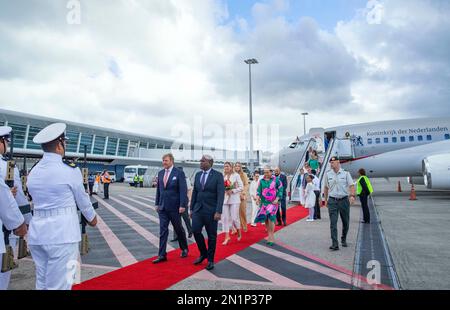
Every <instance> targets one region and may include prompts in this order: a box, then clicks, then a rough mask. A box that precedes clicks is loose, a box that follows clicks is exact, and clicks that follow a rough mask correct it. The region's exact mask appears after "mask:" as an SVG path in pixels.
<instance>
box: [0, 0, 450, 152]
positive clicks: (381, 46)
mask: <svg viewBox="0 0 450 310" xmlns="http://www.w3.org/2000/svg"><path fill="white" fill-rule="evenodd" d="M78 2H80V3H81V9H80V12H81V15H80V16H78V15H77V14H76V13H77V12H78V11H77V5H76V4H77V3H78ZM73 5H75V6H73ZM68 7H69V8H68ZM448 16H450V1H447V0H391V1H389V0H383V1H382V0H378V1H376V0H371V1H367V0H335V1H331V0H259V1H256V0H229V1H226V0H114V1H110V0H89V1H87V0H81V1H74V0H71V1H68V0H16V1H9V0H0V94H1V96H0V107H2V108H5V109H10V110H15V111H23V112H27V113H31V114H38V115H44V116H50V117H55V118H61V119H66V120H72V121H77V122H82V123H87V124H95V125H99V126H105V127H110V128H116V129H121V130H127V131H132V132H140V133H144V134H149V135H155V136H162V137H168V136H170V135H173V134H175V133H174V132H173V128H174V127H176V126H177V125H180V124H185V126H193V124H194V123H195V120H196V119H197V121H198V120H199V119H200V120H201V122H202V123H203V124H205V125H208V124H209V125H211V126H224V124H246V123H247V122H248V67H247V66H246V65H245V64H244V62H243V60H244V59H246V58H250V57H251V58H257V59H258V61H259V62H260V64H258V65H256V66H254V67H253V89H254V122H255V123H256V124H257V125H260V124H266V125H267V124H269V125H270V124H278V125H279V133H280V143H281V145H285V144H287V143H288V142H289V141H291V140H293V139H294V138H295V136H297V135H299V134H301V133H302V131H303V123H302V118H301V113H302V112H304V111H307V112H309V113H310V116H308V118H307V125H308V127H330V126H334V125H342V124H348V123H359V122H365V121H375V120H387V119H396V118H409V117H421V116H438V115H439V116H440V115H450V101H449V99H450V57H449V55H450V19H449V18H448ZM78 18H79V21H80V23H78ZM68 21H69V22H68ZM181 128H183V127H181ZM257 147H259V148H264V146H263V145H259V146H257Z"/></svg>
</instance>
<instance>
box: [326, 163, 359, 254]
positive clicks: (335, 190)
mask: <svg viewBox="0 0 450 310" xmlns="http://www.w3.org/2000/svg"><path fill="white" fill-rule="evenodd" d="M330 164H331V169H330V170H329V171H327V172H326V174H325V180H324V181H325V190H324V195H325V206H326V207H328V213H329V215H330V230H331V240H332V245H331V246H330V250H332V251H337V250H339V243H338V232H337V222H338V218H339V215H340V216H341V219H342V226H343V228H342V237H341V244H342V246H343V247H347V246H348V245H347V233H348V229H349V224H350V205H351V204H353V203H354V202H355V185H354V184H353V179H352V177H351V175H350V173H349V172H348V171H345V170H344V169H342V168H341V164H340V162H339V159H338V158H337V157H334V156H333V157H331V159H330ZM349 193H350V197H349Z"/></svg>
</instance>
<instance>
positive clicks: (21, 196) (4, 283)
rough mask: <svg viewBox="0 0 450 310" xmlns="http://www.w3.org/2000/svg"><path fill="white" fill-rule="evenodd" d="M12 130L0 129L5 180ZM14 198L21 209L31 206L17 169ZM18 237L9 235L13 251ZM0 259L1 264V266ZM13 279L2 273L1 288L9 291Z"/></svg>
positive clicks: (0, 163)
mask: <svg viewBox="0 0 450 310" xmlns="http://www.w3.org/2000/svg"><path fill="white" fill-rule="evenodd" d="M11 131H12V128H11V127H9V126H1V127H0V179H2V180H5V178H6V173H7V161H8V159H7V158H5V154H6V152H7V151H8V143H10V135H11ZM13 192H14V194H13V195H14V198H15V200H16V202H17V205H18V206H20V207H23V206H26V205H29V204H30V203H29V202H28V199H27V197H26V196H25V193H24V192H23V189H22V180H21V179H20V173H19V169H18V168H17V167H15V169H14V188H13ZM24 218H25V223H26V224H29V223H30V220H31V213H28V214H25V215H24ZM17 240H18V237H17V236H16V235H14V234H10V235H9V244H10V245H11V247H12V248H13V249H15V248H16V245H17ZM1 259H2V258H0V264H1V262H2V261H1ZM10 279H11V271H8V272H5V273H0V288H3V289H7V288H8V286H9V281H10Z"/></svg>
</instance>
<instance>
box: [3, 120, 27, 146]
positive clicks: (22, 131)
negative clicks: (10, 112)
mask: <svg viewBox="0 0 450 310" xmlns="http://www.w3.org/2000/svg"><path fill="white" fill-rule="evenodd" d="M8 126H9V127H11V128H12V130H13V131H14V147H17V148H23V147H24V145H25V135H26V133H27V127H28V126H27V125H21V124H12V123H9V124H8Z"/></svg>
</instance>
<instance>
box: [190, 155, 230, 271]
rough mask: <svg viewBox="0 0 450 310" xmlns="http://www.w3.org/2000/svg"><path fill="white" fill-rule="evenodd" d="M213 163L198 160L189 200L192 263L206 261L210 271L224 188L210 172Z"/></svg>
mask: <svg viewBox="0 0 450 310" xmlns="http://www.w3.org/2000/svg"><path fill="white" fill-rule="evenodd" d="M213 164H214V160H213V158H212V157H211V156H209V155H204V156H203V157H202V159H201V160H200V169H201V170H202V171H200V172H198V173H197V174H196V175H195V183H194V189H193V191H192V199H191V216H192V231H193V232H194V238H195V241H196V242H197V247H198V250H199V252H200V257H199V258H197V259H196V260H195V262H194V264H195V265H199V264H201V263H202V262H203V261H204V260H205V259H208V265H207V267H206V270H211V269H213V268H214V254H215V252H216V240H217V226H218V222H219V220H220V217H221V215H222V207H223V200H224V198H225V185H224V181H223V175H222V173H220V172H218V171H216V170H214V169H212V166H213ZM203 227H205V229H206V233H207V234H208V248H206V243H205V238H204V237H203V234H202V230H203Z"/></svg>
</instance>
